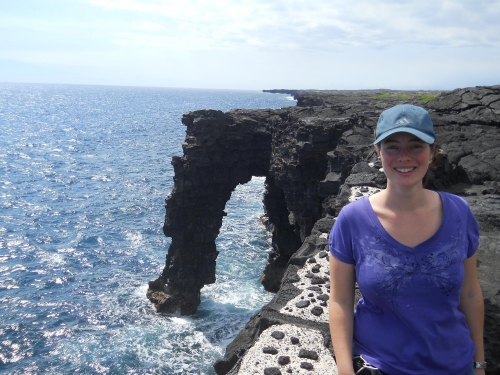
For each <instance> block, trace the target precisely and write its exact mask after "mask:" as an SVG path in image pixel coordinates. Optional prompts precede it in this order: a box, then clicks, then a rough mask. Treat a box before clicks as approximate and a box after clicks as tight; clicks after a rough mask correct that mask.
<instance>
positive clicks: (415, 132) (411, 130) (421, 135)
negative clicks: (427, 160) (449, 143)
mask: <svg viewBox="0 0 500 375" xmlns="http://www.w3.org/2000/svg"><path fill="white" fill-rule="evenodd" d="M396 133H410V134H413V135H414V136H415V137H417V138H419V139H421V140H422V141H424V142H425V143H429V144H432V143H434V142H435V141H436V138H435V137H433V136H432V135H429V134H426V133H424V132H422V131H420V130H417V129H414V128H408V127H404V126H402V127H400V128H396V129H391V130H388V131H386V132H385V133H383V134H380V135H379V136H378V137H377V139H375V142H373V144H374V145H376V144H378V143H380V142H382V141H383V140H384V139H386V138H387V137H389V136H390V135H393V134H396Z"/></svg>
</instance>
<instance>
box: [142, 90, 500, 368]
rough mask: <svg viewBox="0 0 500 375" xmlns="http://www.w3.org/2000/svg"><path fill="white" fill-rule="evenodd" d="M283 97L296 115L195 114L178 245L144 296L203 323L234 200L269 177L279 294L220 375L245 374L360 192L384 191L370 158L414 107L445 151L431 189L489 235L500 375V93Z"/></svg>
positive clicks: (181, 179)
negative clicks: (390, 114)
mask: <svg viewBox="0 0 500 375" xmlns="http://www.w3.org/2000/svg"><path fill="white" fill-rule="evenodd" d="M280 92H282V93H283V92H286V93H288V94H290V95H293V96H294V98H295V99H297V106H296V107H290V108H285V109H280V110H254V111H252V110H233V111H229V112H226V113H222V112H220V111H196V112H190V113H187V114H186V115H185V116H184V117H183V123H184V124H185V125H186V126H187V131H186V140H185V142H184V144H183V150H184V155H183V156H182V157H174V158H173V159H172V164H173V166H174V171H175V177H174V189H173V191H172V192H171V194H170V195H169V196H168V198H167V199H166V209H167V210H166V216H165V224H164V232H165V235H167V236H169V237H171V238H172V242H171V245H170V248H169V249H168V254H167V259H166V264H165V268H164V270H163V272H162V274H161V275H160V277H159V278H158V279H157V280H154V281H151V282H150V286H149V290H148V294H147V295H148V298H149V299H150V300H151V301H152V302H154V303H155V305H156V307H157V309H158V311H163V312H177V311H178V312H180V313H181V314H192V313H194V312H195V311H196V308H197V306H198V304H199V302H200V290H201V288H202V287H203V286H204V285H206V284H209V283H213V282H214V281H215V261H216V258H217V254H218V252H217V249H216V246H215V239H216V238H217V236H218V234H219V230H220V228H221V224H222V218H223V217H224V215H225V212H224V207H225V204H226V202H227V200H229V198H230V196H231V192H232V191H233V190H234V188H235V187H236V186H237V185H238V184H240V183H245V182H247V181H249V180H250V179H251V178H252V176H265V177H266V182H265V188H266V189H265V193H264V199H263V201H264V209H265V216H266V226H267V228H268V229H269V230H270V231H271V233H272V249H271V251H270V254H269V260H268V264H267V266H266V268H265V270H264V272H263V277H262V283H263V285H264V286H265V288H266V289H267V290H270V291H274V292H277V294H276V296H275V298H274V299H273V301H271V302H270V303H269V304H268V305H267V306H266V307H264V308H263V309H262V311H261V312H260V313H259V314H258V315H256V316H254V317H253V318H252V319H251V321H250V322H249V323H248V324H247V326H246V327H245V329H243V330H242V331H241V332H240V334H239V335H238V337H237V338H236V339H235V340H234V341H233V342H232V343H231V344H230V345H229V346H228V348H227V350H226V355H225V357H224V358H223V359H221V360H219V361H217V363H216V364H215V365H214V367H215V369H216V372H217V374H226V373H231V374H235V373H237V369H238V363H239V362H238V361H239V360H240V359H241V358H242V356H243V355H244V354H245V352H246V351H247V350H248V348H249V347H250V346H251V344H252V343H253V342H254V341H255V340H257V339H258V337H259V335H260V333H262V331H263V330H264V329H266V328H268V327H269V326H271V325H274V324H283V323H287V322H288V323H290V322H292V321H291V320H290V319H291V318H289V317H287V316H284V315H282V314H280V313H279V310H280V309H281V308H282V307H283V306H285V305H286V303H287V302H288V301H290V300H291V299H293V298H294V297H295V296H297V295H298V293H299V292H298V291H297V289H296V288H295V287H294V286H293V285H292V283H294V282H298V281H299V280H300V279H299V278H298V276H297V271H298V270H299V269H300V268H301V267H303V266H304V265H305V264H306V262H308V260H310V259H311V258H312V257H314V256H315V255H316V254H321V255H322V256H325V257H326V256H328V241H327V236H328V232H329V231H330V228H331V227H332V225H333V223H334V220H335V216H336V215H337V214H338V212H339V211H340V209H341V208H342V207H343V206H344V205H345V204H347V203H348V198H349V195H350V192H351V188H352V187H363V189H366V187H372V188H377V189H381V188H384V187H385V176H384V174H383V173H382V172H380V171H379V168H380V165H379V164H377V158H376V154H375V153H374V151H373V146H372V142H373V138H374V136H373V132H374V128H375V125H376V121H377V119H378V116H379V114H380V112H381V111H382V110H384V109H386V108H388V107H391V106H393V105H395V104H398V103H403V102H405V103H413V104H417V105H422V106H424V107H426V108H427V109H428V110H429V112H430V113H431V117H432V119H433V121H434V123H435V128H436V134H437V140H438V144H439V147H440V148H441V149H442V150H443V157H442V158H441V159H440V160H439V163H438V166H437V168H436V169H435V170H434V171H432V173H430V174H429V180H428V187H429V188H432V189H439V190H447V191H451V192H453V193H456V194H459V195H462V196H465V197H466V198H467V200H468V201H469V203H470V205H471V208H472V210H473V211H474V214H475V215H476V217H477V219H478V222H479V224H480V228H481V242H480V247H479V250H478V274H479V277H480V283H481V287H482V289H483V293H484V298H485V309H486V312H485V315H486V318H485V319H486V320H485V345H486V356H487V360H488V362H489V369H488V371H487V374H489V375H491V374H497V375H498V374H500V369H499V367H498V366H499V363H500V339H499V337H500V328H499V326H500V280H499V276H498V275H499V274H500V273H499V272H498V269H500V264H499V262H500V254H499V253H498V252H499V250H498V249H499V248H500V247H499V238H500V230H499V228H500V226H499V225H500V216H499V214H500V207H499V206H500V204H499V201H500V198H499V197H500V156H499V155H500V130H499V127H500V86H491V87H475V88H465V89H457V90H454V91H451V92H443V93H439V92H404V91H390V90H373V91H314V90H310V91H297V90H282V91H280ZM433 98H434V99H433ZM430 99H433V100H430ZM312 267H313V264H312V265H311V266H308V270H310V271H311V272H310V276H311V277H310V280H312V281H313V283H315V284H316V285H315V286H314V287H311V288H310V290H311V292H316V293H318V294H319V296H318V297H317V298H318V299H319V300H320V301H322V303H325V304H326V300H327V299H326V298H325V297H323V295H327V294H325V293H328V291H329V289H328V279H327V278H325V277H318V276H316V275H319V273H318V272H316V271H322V270H320V269H318V268H312ZM312 288H317V289H312ZM316 307H318V308H320V307H319V306H316ZM293 308H295V307H293ZM318 311H319V310H318ZM292 320H293V319H292ZM292 323H294V324H299V323H300V324H306V325H307V326H311V327H314V328H315V329H318V330H319V331H320V332H322V333H323V334H324V337H325V345H326V346H327V347H328V346H329V345H330V344H329V332H328V325H327V324H326V325H322V324H319V323H313V322H297V321H293V322H292Z"/></svg>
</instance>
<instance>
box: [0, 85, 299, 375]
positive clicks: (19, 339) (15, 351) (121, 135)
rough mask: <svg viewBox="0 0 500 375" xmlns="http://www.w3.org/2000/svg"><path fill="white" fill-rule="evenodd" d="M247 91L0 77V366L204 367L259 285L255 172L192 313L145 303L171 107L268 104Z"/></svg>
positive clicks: (175, 135) (96, 369) (174, 122)
mask: <svg viewBox="0 0 500 375" xmlns="http://www.w3.org/2000/svg"><path fill="white" fill-rule="evenodd" d="M290 105H295V102H294V101H293V100H291V98H290V97H287V96H286V95H276V94H266V93H261V92H256V91H221V90H188V89H161V88H137V87H136V88H133V87H105V86H77V85H75V86H73V85H32V84H7V83H3V84H0V129H1V130H2V132H1V134H0V373H9V374H41V373H44V374H65V373H76V374H213V373H214V371H213V368H212V364H213V362H214V361H215V360H216V359H217V358H219V357H221V356H222V355H223V353H224V350H225V346H226V345H227V344H228V343H229V342H230V341H231V340H232V339H233V338H234V336H235V335H236V334H237V333H238V332H239V330H240V329H241V328H243V326H244V325H245V323H246V322H247V321H248V319H249V318H250V316H251V315H253V314H254V313H255V312H256V311H257V310H258V309H259V308H260V307H262V305H264V304H265V303H266V302H268V301H269V300H270V299H271V298H272V295H271V294H270V293H267V292H265V291H264V290H263V288H262V286H261V285H260V282H259V279H260V277H261V273H262V270H263V267H264V265H265V262H266V258H267V252H268V250H269V249H270V237H269V235H268V233H266V232H265V230H264V228H263V227H262V225H261V224H259V223H258V222H257V220H258V218H259V217H260V215H261V214H262V212H263V208H262V192H263V183H264V182H263V178H254V179H253V180H252V181H251V182H249V183H247V184H245V185H242V186H239V187H238V188H237V189H236V191H235V192H234V193H233V195H232V197H231V200H230V201H229V202H228V204H227V207H226V211H227V212H228V216H227V217H226V218H225V219H224V222H223V227H222V229H221V235H220V237H219V238H218V240H217V247H218V250H219V251H220V255H219V258H218V260H217V282H216V283H215V284H212V285H209V286H206V287H205V288H204V289H203V290H202V303H201V305H200V308H199V310H198V313H197V314H196V315H194V316H192V317H175V316H163V315H159V314H157V313H156V312H155V310H154V307H153V306H152V305H151V304H150V303H149V301H148V300H147V299H146V297H145V294H146V290H147V283H148V281H149V280H153V279H155V278H156V277H158V275H159V274H160V272H161V271H162V269H163V265H164V262H165V255H166V251H167V248H168V245H169V243H170V239H169V238H166V237H164V236H163V232H162V229H161V227H162V224H163V219H164V215H165V208H164V198H165V196H166V195H167V194H168V193H169V192H170V191H171V189H172V185H173V179H172V177H173V168H172V166H171V164H170V160H171V158H172V156H174V155H182V149H181V143H182V141H183V139H184V134H185V127H184V126H183V125H182V124H181V121H180V119H181V117H182V114H183V113H185V112H187V111H190V110H196V109H203V108H206V109H208V108H210V109H221V110H228V109H231V108H279V107H285V106H290Z"/></svg>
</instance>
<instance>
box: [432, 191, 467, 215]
mask: <svg viewBox="0 0 500 375" xmlns="http://www.w3.org/2000/svg"><path fill="white" fill-rule="evenodd" d="M438 194H439V196H440V197H441V199H442V200H443V204H444V206H445V207H446V206H449V205H450V204H451V205H453V206H455V207H456V208H457V209H459V210H469V203H468V202H467V201H466V200H465V199H464V198H462V197H460V196H458V195H455V194H452V193H447V192H445V191H439V192H438Z"/></svg>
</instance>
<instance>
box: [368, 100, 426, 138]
mask: <svg viewBox="0 0 500 375" xmlns="http://www.w3.org/2000/svg"><path fill="white" fill-rule="evenodd" d="M399 132H404V133H410V134H413V135H414V136H416V137H418V138H420V139H421V140H422V141H424V142H425V143H429V144H432V143H434V142H435V141H436V134H435V133H434V124H433V123H432V120H431V116H430V115H429V112H427V111H426V110H425V109H423V108H422V107H418V106H416V105H411V104H398V105H397V106H395V107H392V108H389V109H386V110H385V111H384V112H382V113H381V114H380V117H379V119H378V123H377V130H376V132H375V142H373V144H378V143H380V142H382V141H383V140H384V139H385V138H387V137H388V136H390V135H392V134H394V133H399Z"/></svg>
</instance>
